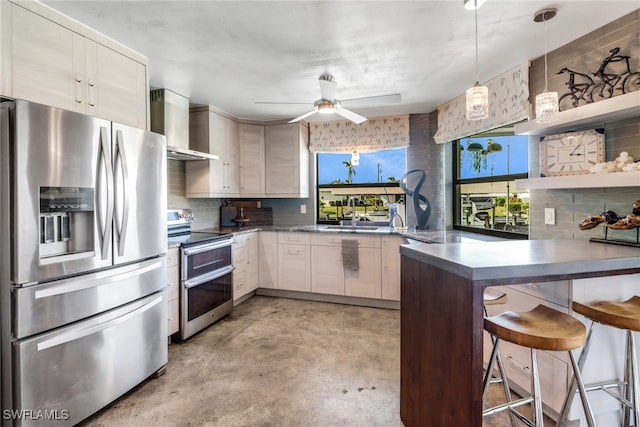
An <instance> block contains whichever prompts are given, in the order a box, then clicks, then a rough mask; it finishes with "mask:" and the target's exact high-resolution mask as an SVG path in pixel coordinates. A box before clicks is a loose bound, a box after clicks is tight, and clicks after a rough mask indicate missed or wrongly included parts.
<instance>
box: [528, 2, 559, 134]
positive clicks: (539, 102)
mask: <svg viewBox="0 0 640 427" xmlns="http://www.w3.org/2000/svg"><path fill="white" fill-rule="evenodd" d="M556 12H557V9H555V8H546V9H541V10H539V11H538V12H536V14H535V15H534V17H533V21H534V22H543V23H544V91H543V92H542V93H541V94H539V95H536V122H538V123H551V122H554V121H556V120H557V119H558V112H559V111H560V108H559V105H558V92H552V91H550V90H549V87H548V77H547V74H548V72H547V21H548V20H549V19H551V18H553V17H554V16H556Z"/></svg>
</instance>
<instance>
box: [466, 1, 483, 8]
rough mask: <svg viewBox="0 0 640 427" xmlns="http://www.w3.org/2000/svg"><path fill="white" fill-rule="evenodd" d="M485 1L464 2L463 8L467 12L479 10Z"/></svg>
mask: <svg viewBox="0 0 640 427" xmlns="http://www.w3.org/2000/svg"><path fill="white" fill-rule="evenodd" d="M486 2H487V0H464V8H465V9H467V10H475V9H480V7H481V6H482V5H483V4H485V3H486Z"/></svg>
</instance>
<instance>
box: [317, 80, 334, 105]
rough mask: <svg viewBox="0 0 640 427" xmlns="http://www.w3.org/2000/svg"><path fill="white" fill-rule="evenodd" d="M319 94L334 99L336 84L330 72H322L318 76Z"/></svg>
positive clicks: (329, 99)
mask: <svg viewBox="0 0 640 427" xmlns="http://www.w3.org/2000/svg"><path fill="white" fill-rule="evenodd" d="M319 82H320V96H321V98H322V99H326V100H328V101H333V100H334V99H336V86H337V83H336V81H335V80H334V78H333V76H332V75H330V74H323V75H321V76H320V80H319Z"/></svg>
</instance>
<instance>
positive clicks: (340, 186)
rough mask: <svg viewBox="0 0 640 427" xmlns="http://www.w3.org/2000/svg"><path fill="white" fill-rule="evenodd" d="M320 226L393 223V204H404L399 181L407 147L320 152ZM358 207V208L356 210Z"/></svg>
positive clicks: (318, 219)
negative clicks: (376, 222)
mask: <svg viewBox="0 0 640 427" xmlns="http://www.w3.org/2000/svg"><path fill="white" fill-rule="evenodd" d="M317 171H318V186H317V189H318V190H317V191H318V192H317V199H318V203H317V206H318V213H317V221H318V223H338V222H340V221H345V220H347V221H351V220H352V219H356V220H359V221H378V222H387V223H388V222H389V209H388V205H389V203H398V202H404V193H403V192H402V189H401V188H400V184H399V181H400V179H401V178H402V177H403V176H404V174H405V172H406V148H404V147H403V148H394V149H389V150H380V151H373V152H367V153H356V154H355V155H354V154H353V153H352V154H346V153H322V152H319V153H317ZM354 206H355V207H354Z"/></svg>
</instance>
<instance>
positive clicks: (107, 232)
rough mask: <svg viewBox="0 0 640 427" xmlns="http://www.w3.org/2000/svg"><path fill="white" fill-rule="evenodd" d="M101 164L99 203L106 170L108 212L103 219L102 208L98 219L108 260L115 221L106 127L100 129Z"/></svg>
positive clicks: (102, 248) (104, 256) (97, 185)
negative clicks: (103, 173) (103, 174)
mask: <svg viewBox="0 0 640 427" xmlns="http://www.w3.org/2000/svg"><path fill="white" fill-rule="evenodd" d="M98 155H99V157H100V158H99V163H98V166H99V167H98V174H97V180H98V182H97V184H96V188H97V189H98V197H97V199H98V203H99V204H100V203H102V200H103V197H102V191H103V190H104V188H103V186H102V185H101V183H100V175H101V169H102V168H104V169H105V177H106V187H107V194H106V205H107V206H106V210H105V215H104V219H102V209H101V208H102V206H100V209H99V210H98V213H97V214H96V217H97V218H98V228H99V233H100V236H99V237H100V239H101V242H100V252H101V258H102V259H103V260H105V259H107V258H108V255H109V253H108V252H109V243H110V242H111V229H112V227H111V223H112V221H113V168H112V166H111V149H110V147H109V136H108V133H107V128H106V127H104V126H101V127H100V148H99V154H98Z"/></svg>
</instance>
